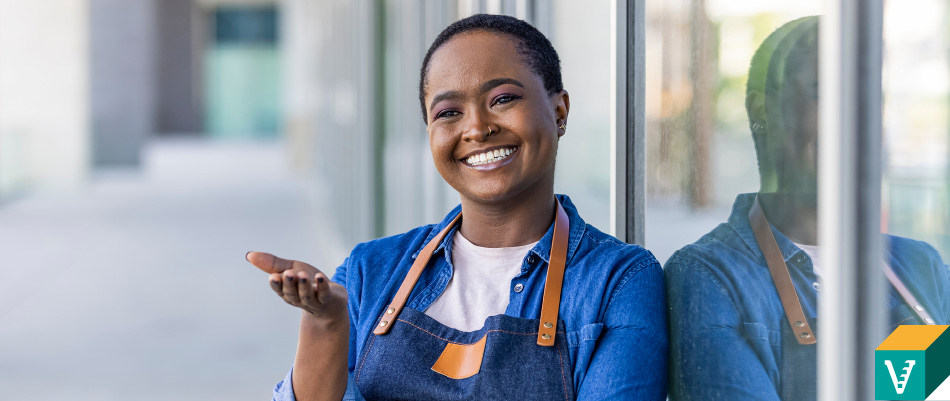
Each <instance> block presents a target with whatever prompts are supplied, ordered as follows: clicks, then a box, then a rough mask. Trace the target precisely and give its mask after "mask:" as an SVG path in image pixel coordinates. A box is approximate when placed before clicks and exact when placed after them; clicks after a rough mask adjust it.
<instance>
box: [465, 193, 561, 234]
mask: <svg viewBox="0 0 950 401" xmlns="http://www.w3.org/2000/svg"><path fill="white" fill-rule="evenodd" d="M545 189H546V190H542V191H530V193H527V192H529V191H525V193H522V194H519V195H517V196H515V197H513V198H512V199H507V200H505V201H502V202H481V201H477V200H471V199H465V198H463V199H462V225H461V227H460V228H459V230H461V233H462V235H463V236H465V238H466V239H468V240H469V241H470V242H472V243H473V244H475V245H478V246H481V247H486V248H507V247H513V246H521V245H527V244H530V243H533V242H537V241H538V240H540V239H541V237H543V236H544V234H545V233H547V231H548V228H550V227H551V223H552V222H553V221H554V208H555V203H554V183H553V182H552V183H551V184H550V185H548V186H547V188H545Z"/></svg>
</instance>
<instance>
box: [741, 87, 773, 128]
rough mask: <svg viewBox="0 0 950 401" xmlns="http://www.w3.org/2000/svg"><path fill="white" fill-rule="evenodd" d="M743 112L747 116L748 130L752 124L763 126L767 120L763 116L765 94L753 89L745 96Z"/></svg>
mask: <svg viewBox="0 0 950 401" xmlns="http://www.w3.org/2000/svg"><path fill="white" fill-rule="evenodd" d="M745 110H746V112H747V113H748V114H749V129H750V130H751V129H752V124H754V123H760V124H764V123H765V122H766V121H767V120H768V118H767V116H766V114H765V94H764V93H762V92H761V91H759V90H758V89H753V90H751V91H749V92H748V93H746V95H745Z"/></svg>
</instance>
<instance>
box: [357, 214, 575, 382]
mask: <svg viewBox="0 0 950 401" xmlns="http://www.w3.org/2000/svg"><path fill="white" fill-rule="evenodd" d="M555 202H556V216H555V223H554V236H553V239H552V246H551V256H550V259H549V260H550V263H549V264H548V272H547V278H546V280H545V285H544V296H543V300H542V307H541V316H540V319H523V318H516V317H513V316H508V315H495V316H490V317H488V319H486V320H485V325H484V326H483V327H482V328H481V329H479V330H477V331H472V332H462V331H459V330H456V329H453V328H451V327H447V326H445V325H443V324H441V323H439V322H438V321H437V320H435V319H433V318H431V317H429V316H427V315H425V314H424V313H422V312H421V311H417V310H415V309H412V308H404V305H405V302H406V299H407V298H408V295H409V294H410V293H411V292H412V288H413V287H414V286H415V283H416V281H417V280H418V279H419V276H420V275H421V273H422V270H423V269H425V267H426V265H427V264H428V261H429V258H430V257H431V256H432V253H433V251H434V249H435V248H436V247H437V246H438V244H439V243H441V241H442V239H443V238H444V237H445V235H446V233H447V232H448V231H449V230H450V229H451V228H452V227H453V226H454V225H455V224H456V223H457V222H458V221H459V219H460V217H461V214H460V215H459V216H456V218H455V220H453V221H452V222H451V223H449V224H448V225H447V226H446V227H445V228H444V229H443V230H442V231H441V232H440V233H439V234H438V235H436V236H435V237H434V238H433V239H432V240H430V241H429V242H428V243H427V244H426V245H425V247H424V248H423V250H422V251H421V252H420V253H419V256H418V257H417V259H416V261H415V263H413V266H412V268H410V270H409V273H408V274H407V275H406V278H405V279H404V280H403V283H402V285H401V286H400V287H399V290H398V291H397V293H396V295H395V297H394V298H393V301H392V303H390V304H389V306H387V307H386V309H385V310H383V311H382V313H380V316H379V317H378V318H377V320H376V326H375V327H376V328H375V330H374V331H373V332H372V333H371V334H370V338H368V339H367V341H366V347H365V349H364V350H363V352H362V353H361V354H360V355H359V357H358V359H357V361H356V366H355V368H354V371H353V375H354V377H353V379H354V381H355V382H356V384H357V387H359V389H360V393H361V394H362V395H363V397H365V398H367V399H373V400H473V399H513V400H518V401H528V400H565V401H570V400H573V399H574V383H573V379H572V378H573V369H572V366H571V364H570V360H569V358H568V352H567V340H566V338H565V336H564V329H563V328H564V323H563V322H562V321H560V320H558V317H557V312H558V308H559V305H560V297H561V280H562V279H563V275H564V263H565V257H566V254H567V236H568V232H569V222H568V218H567V213H565V212H564V209H563V208H562V207H561V204H560V202H557V201H556V200H555Z"/></svg>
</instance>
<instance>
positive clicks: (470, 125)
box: [462, 112, 490, 142]
mask: <svg viewBox="0 0 950 401" xmlns="http://www.w3.org/2000/svg"><path fill="white" fill-rule="evenodd" d="M469 116H471V117H470V118H469V121H468V122H467V124H466V125H465V127H466V128H465V129H464V130H463V131H462V140H463V141H465V142H473V141H474V142H484V141H485V139H486V138H488V131H489V128H488V127H490V122H489V121H488V120H487V119H485V118H484V117H483V116H482V115H481V113H479V112H474V113H469Z"/></svg>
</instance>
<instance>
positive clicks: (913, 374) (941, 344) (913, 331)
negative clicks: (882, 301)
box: [874, 325, 950, 400]
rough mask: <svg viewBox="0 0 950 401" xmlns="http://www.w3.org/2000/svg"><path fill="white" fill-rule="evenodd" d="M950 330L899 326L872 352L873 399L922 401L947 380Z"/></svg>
mask: <svg viewBox="0 0 950 401" xmlns="http://www.w3.org/2000/svg"><path fill="white" fill-rule="evenodd" d="M948 328H950V326H916V325H910V326H906V325H905V326H898V327H897V329H896V330H894V332H893V333H891V335H890V336H888V337H887V339H885V340H884V342H882V343H881V345H880V346H879V347H877V349H876V350H875V351H874V398H875V399H878V400H924V399H926V398H927V397H928V396H930V394H931V393H933V391H934V390H935V389H937V386H939V385H940V384H941V383H943V381H944V380H946V379H947V376H950V330H947V329H948Z"/></svg>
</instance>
